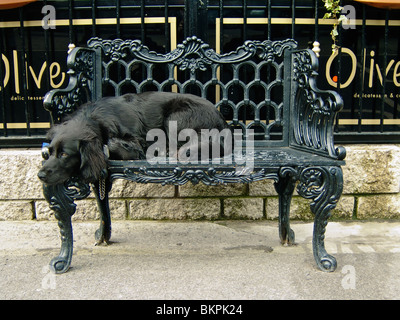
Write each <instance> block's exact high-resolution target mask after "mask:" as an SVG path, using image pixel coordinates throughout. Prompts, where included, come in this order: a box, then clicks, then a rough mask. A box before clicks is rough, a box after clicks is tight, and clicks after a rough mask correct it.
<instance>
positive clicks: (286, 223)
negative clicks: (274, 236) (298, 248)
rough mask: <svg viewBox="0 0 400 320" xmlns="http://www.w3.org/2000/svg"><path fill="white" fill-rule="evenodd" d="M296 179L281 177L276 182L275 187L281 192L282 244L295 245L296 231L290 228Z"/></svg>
mask: <svg viewBox="0 0 400 320" xmlns="http://www.w3.org/2000/svg"><path fill="white" fill-rule="evenodd" d="M294 185H295V181H294V180H293V178H292V176H290V175H286V176H284V177H281V178H280V179H279V181H278V182H276V183H275V189H276V191H277V192H278V194H279V237H280V239H281V243H282V244H288V245H293V244H295V242H294V241H295V240H294V238H295V237H294V231H293V230H292V229H290V218H289V214H290V203H291V201H292V195H293V191H294Z"/></svg>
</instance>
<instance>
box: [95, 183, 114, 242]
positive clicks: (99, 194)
mask: <svg viewBox="0 0 400 320" xmlns="http://www.w3.org/2000/svg"><path fill="white" fill-rule="evenodd" d="M92 188H93V192H94V194H95V196H96V200H97V205H98V208H99V211H100V228H99V229H97V231H96V233H95V239H96V243H95V244H96V245H99V244H102V243H103V242H105V243H106V244H109V243H110V238H111V215H110V206H109V202H108V193H109V192H110V190H111V182H110V180H109V179H108V178H105V179H104V178H100V180H99V181H97V182H96V183H94V184H93V185H92Z"/></svg>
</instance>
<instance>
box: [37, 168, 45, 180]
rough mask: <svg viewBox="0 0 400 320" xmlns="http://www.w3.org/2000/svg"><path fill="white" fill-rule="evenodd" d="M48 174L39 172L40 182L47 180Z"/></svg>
mask: <svg viewBox="0 0 400 320" xmlns="http://www.w3.org/2000/svg"><path fill="white" fill-rule="evenodd" d="M46 176H47V175H46V173H45V172H43V171H41V170H40V171H39V172H38V178H39V179H40V180H45V179H46Z"/></svg>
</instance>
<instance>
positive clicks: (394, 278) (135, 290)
mask: <svg viewBox="0 0 400 320" xmlns="http://www.w3.org/2000/svg"><path fill="white" fill-rule="evenodd" d="M73 227H74V243H75V247H74V256H73V260H72V267H71V269H70V270H69V271H68V272H67V273H65V274H62V275H53V274H52V273H50V272H49V270H48V263H49V261H50V259H51V258H53V257H54V256H55V255H57V254H58V251H59V246H60V239H59V237H60V236H59V230H58V226H57V223H56V222H54V221H52V222H51V221H50V222H49V221H41V222H36V221H20V222H17V221H2V222H0V240H1V241H0V299H201V300H208V299H213V300H214V299H243V300H247V299H400V271H399V270H400V222H398V221H397V222H392V221H383V222H330V223H329V224H328V227H327V232H326V248H327V251H328V252H329V253H330V254H332V255H334V256H335V257H336V259H337V261H338V267H337V270H336V271H335V272H333V273H325V272H322V271H319V270H318V269H317V267H316V264H315V262H314V258H313V254H312V248H311V239H312V228H313V224H312V223H304V222H292V229H293V230H294V231H295V234H296V242H297V243H298V244H297V246H291V247H284V246H281V245H280V243H279V236H278V225H277V223H276V222H267V221H216V222H210V221H202V222H198V221H197V222H193V221H184V222H171V221H113V236H112V241H113V243H112V244H111V245H109V246H94V232H95V230H96V229H97V227H98V222H96V221H90V222H74V223H73Z"/></svg>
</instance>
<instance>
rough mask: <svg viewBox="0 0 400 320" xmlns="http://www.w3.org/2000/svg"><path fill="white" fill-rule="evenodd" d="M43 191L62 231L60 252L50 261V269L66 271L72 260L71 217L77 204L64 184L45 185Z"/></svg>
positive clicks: (55, 271) (60, 271)
mask: <svg viewBox="0 0 400 320" xmlns="http://www.w3.org/2000/svg"><path fill="white" fill-rule="evenodd" d="M43 193H44V196H45V198H46V200H47V201H48V202H49V204H50V208H51V209H52V210H54V215H55V217H56V219H57V220H58V226H59V227H60V233H61V250H60V254H59V255H58V256H57V257H55V258H54V259H52V260H51V261H50V269H51V270H52V271H53V272H54V273H64V272H66V271H67V270H68V269H69V267H70V265H71V260H72V251H73V237H72V224H71V217H72V215H73V214H74V213H75V209H76V205H75V204H74V199H73V198H71V197H70V196H69V195H68V194H67V192H66V188H65V186H64V185H62V184H60V185H55V186H47V185H44V186H43Z"/></svg>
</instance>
